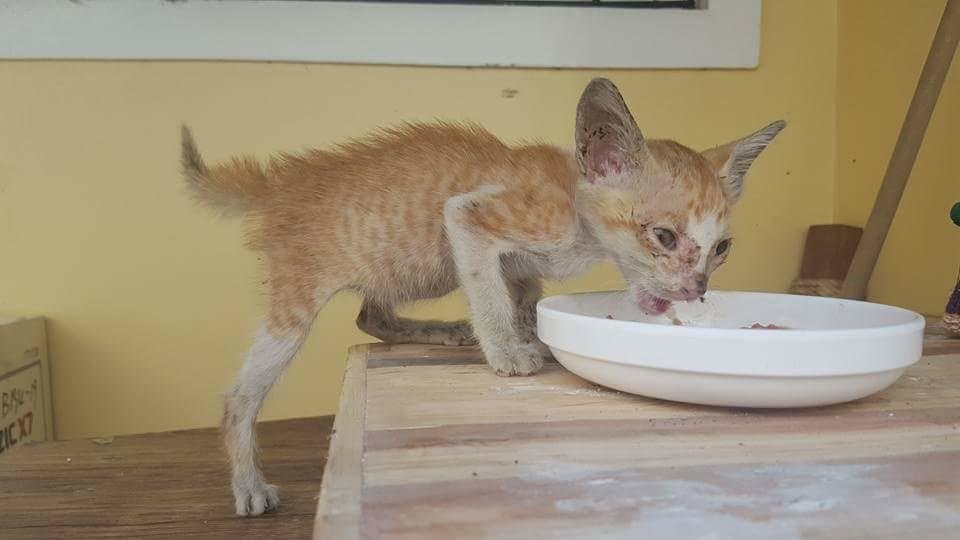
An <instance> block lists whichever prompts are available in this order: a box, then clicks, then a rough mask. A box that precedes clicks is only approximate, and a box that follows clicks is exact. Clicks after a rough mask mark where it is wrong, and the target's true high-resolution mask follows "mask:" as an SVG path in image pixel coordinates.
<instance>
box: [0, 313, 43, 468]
mask: <svg viewBox="0 0 960 540" xmlns="http://www.w3.org/2000/svg"><path fill="white" fill-rule="evenodd" d="M53 438H54V433H53V406H52V400H51V393H50V361H49V357H48V356H47V332H46V325H45V324H44V319H43V318H42V317H33V318H22V319H0V456H2V455H3V454H5V453H7V452H9V451H11V450H12V449H13V448H16V447H17V446H20V445H22V444H24V443H27V442H34V441H50V440H53Z"/></svg>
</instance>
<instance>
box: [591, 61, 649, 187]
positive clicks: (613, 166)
mask: <svg viewBox="0 0 960 540" xmlns="http://www.w3.org/2000/svg"><path fill="white" fill-rule="evenodd" d="M576 142H577V164H578V165H579V166H580V174H582V175H583V176H584V177H585V178H586V179H587V180H588V181H589V182H590V183H598V182H603V181H604V179H607V178H608V177H614V178H619V177H620V176H621V173H624V172H628V171H629V170H630V169H631V168H639V166H640V159H641V155H642V153H643V150H644V144H643V134H642V133H640V128H639V127H637V123H636V122H634V120H633V116H632V115H631V114H630V110H629V109H628V108H627V104H626V103H624V101H623V97H621V96H620V91H619V90H617V87H616V86H614V85H613V83H612V82H610V81H608V80H607V79H593V80H592V81H590V84H588V85H587V87H586V89H584V91H583V95H582V96H580V102H579V103H578V104H577V133H576Z"/></svg>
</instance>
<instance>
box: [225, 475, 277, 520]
mask: <svg viewBox="0 0 960 540" xmlns="http://www.w3.org/2000/svg"><path fill="white" fill-rule="evenodd" d="M233 497H234V501H235V502H236V509H237V515H238V516H259V515H260V514H263V513H264V512H271V511H273V510H276V509H277V507H278V506H279V505H280V497H279V496H278V495H277V486H274V485H271V484H267V483H265V482H263V481H262V480H256V481H253V482H248V483H244V484H240V483H238V482H234V483H233Z"/></svg>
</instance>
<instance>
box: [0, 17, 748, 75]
mask: <svg viewBox="0 0 960 540" xmlns="http://www.w3.org/2000/svg"><path fill="white" fill-rule="evenodd" d="M760 3H761V0H709V1H708V3H707V4H706V6H705V9H695V10H684V9H616V8H603V9H597V8H574V7H531V6H478V5H436V4H433V5H425V4H384V3H365V2H360V3H349V2H304V1H285V0H270V1H262V0H229V1H219V0H213V1H211V0H179V1H176V2H170V1H163V0H75V1H70V0H0V58H4V59H110V60H252V61H292V62H324V63H366V64H369V63H372V64H402V65H430V66H510V67H547V68H754V67H756V66H757V64H758V62H759V51H760Z"/></svg>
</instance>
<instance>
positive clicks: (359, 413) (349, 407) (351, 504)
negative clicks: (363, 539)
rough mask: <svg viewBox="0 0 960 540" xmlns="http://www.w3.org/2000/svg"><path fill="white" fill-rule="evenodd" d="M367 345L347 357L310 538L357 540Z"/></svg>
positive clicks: (364, 421)
mask: <svg viewBox="0 0 960 540" xmlns="http://www.w3.org/2000/svg"><path fill="white" fill-rule="evenodd" d="M369 350H370V346H369V345H356V346H353V347H351V348H350V351H349V352H348V354H347V366H346V370H345V372H344V376H343V390H342V391H341V395H340V405H339V407H338V409H337V415H336V417H335V418H334V421H333V430H332V432H331V437H330V447H329V449H328V451H327V464H326V466H325V467H324V471H323V483H322V485H321V487H320V497H319V500H318V501H317V514H316V516H315V518H314V525H313V538H314V539H315V540H318V539H322V538H336V539H338V540H340V539H344V540H349V539H352V538H359V537H360V509H361V508H360V503H361V501H360V498H361V492H362V490H363V432H364V425H365V423H366V374H367V370H366V367H367V366H366V365H367V356H368V352H369Z"/></svg>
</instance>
